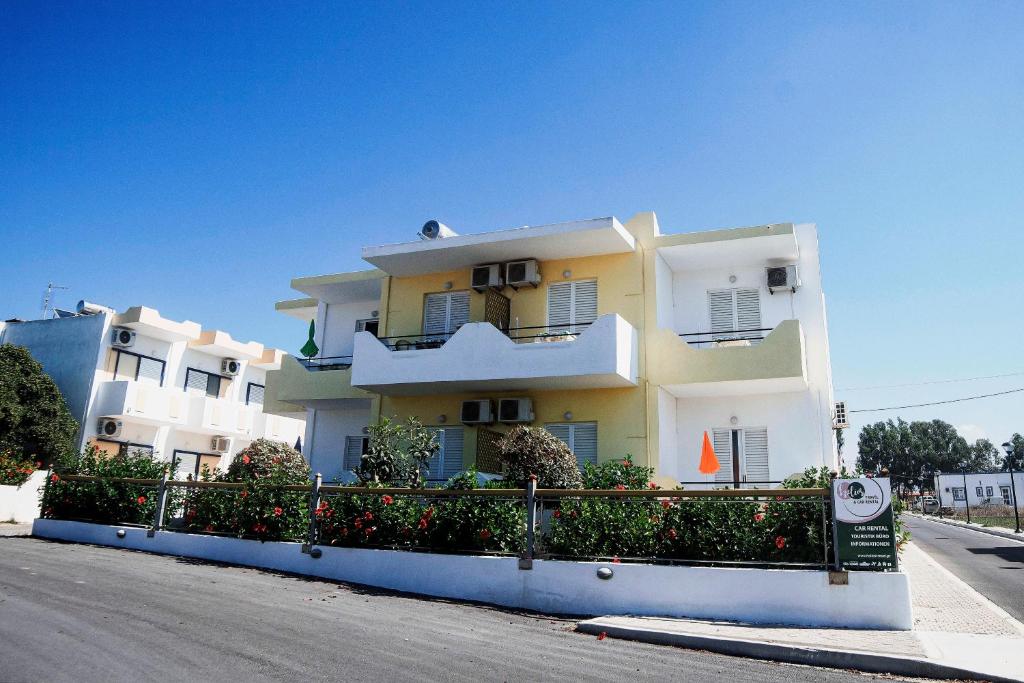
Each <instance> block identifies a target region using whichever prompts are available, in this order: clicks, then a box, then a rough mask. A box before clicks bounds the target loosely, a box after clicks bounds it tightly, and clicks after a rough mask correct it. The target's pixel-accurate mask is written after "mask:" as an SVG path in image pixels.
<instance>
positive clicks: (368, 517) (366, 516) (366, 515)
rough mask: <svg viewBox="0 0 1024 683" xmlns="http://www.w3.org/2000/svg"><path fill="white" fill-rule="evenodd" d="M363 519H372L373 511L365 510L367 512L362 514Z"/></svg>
mask: <svg viewBox="0 0 1024 683" xmlns="http://www.w3.org/2000/svg"><path fill="white" fill-rule="evenodd" d="M363 519H365V520H366V521H370V520H371V519H373V513H372V512H369V511H367V513H366V514H365V515H363Z"/></svg>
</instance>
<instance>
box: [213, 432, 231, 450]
mask: <svg viewBox="0 0 1024 683" xmlns="http://www.w3.org/2000/svg"><path fill="white" fill-rule="evenodd" d="M210 450H211V451H213V452H214V453H221V454H224V453H227V452H228V451H230V450H231V439H230V438H229V437H226V436H215V437H213V438H212V439H210Z"/></svg>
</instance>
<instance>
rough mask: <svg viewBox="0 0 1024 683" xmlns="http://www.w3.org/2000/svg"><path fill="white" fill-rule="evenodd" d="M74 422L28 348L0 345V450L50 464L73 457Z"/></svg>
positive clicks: (76, 429) (76, 426)
mask: <svg viewBox="0 0 1024 683" xmlns="http://www.w3.org/2000/svg"><path fill="white" fill-rule="evenodd" d="M77 434H78V423H77V422H75V419H74V418H73V417H71V413H70V412H69V411H68V406H67V403H65V402H64V397H63V396H61V393H60V390H59V389H58V388H57V385H56V384H55V383H54V381H53V379H51V378H50V376H49V375H47V374H46V373H45V372H43V366H42V365H40V364H39V363H38V362H37V361H36V360H35V359H34V358H32V356H31V354H29V352H28V349H25V348H24V347H21V346H14V345H13V344H2V345H0V451H7V452H9V453H11V454H14V455H15V456H21V457H25V458H32V459H34V460H38V461H42V462H43V463H44V464H47V465H48V464H51V463H54V462H57V461H59V460H61V459H62V458H65V457H69V456H71V455H73V454H74V450H75V448H74V447H75V436H76V435H77Z"/></svg>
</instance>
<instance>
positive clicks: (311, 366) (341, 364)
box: [296, 356, 352, 371]
mask: <svg viewBox="0 0 1024 683" xmlns="http://www.w3.org/2000/svg"><path fill="white" fill-rule="evenodd" d="M296 360H298V361H299V363H300V364H301V365H302V367H304V368H306V369H307V370H311V371H319V370H345V369H347V368H350V367H352V356H315V357H313V358H297V359H296Z"/></svg>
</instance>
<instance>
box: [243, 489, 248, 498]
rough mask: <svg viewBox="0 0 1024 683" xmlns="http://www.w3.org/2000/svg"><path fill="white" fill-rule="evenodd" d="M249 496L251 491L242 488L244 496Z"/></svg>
mask: <svg viewBox="0 0 1024 683" xmlns="http://www.w3.org/2000/svg"><path fill="white" fill-rule="evenodd" d="M248 497H249V492H248V491H246V490H245V489H242V498H248Z"/></svg>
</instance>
